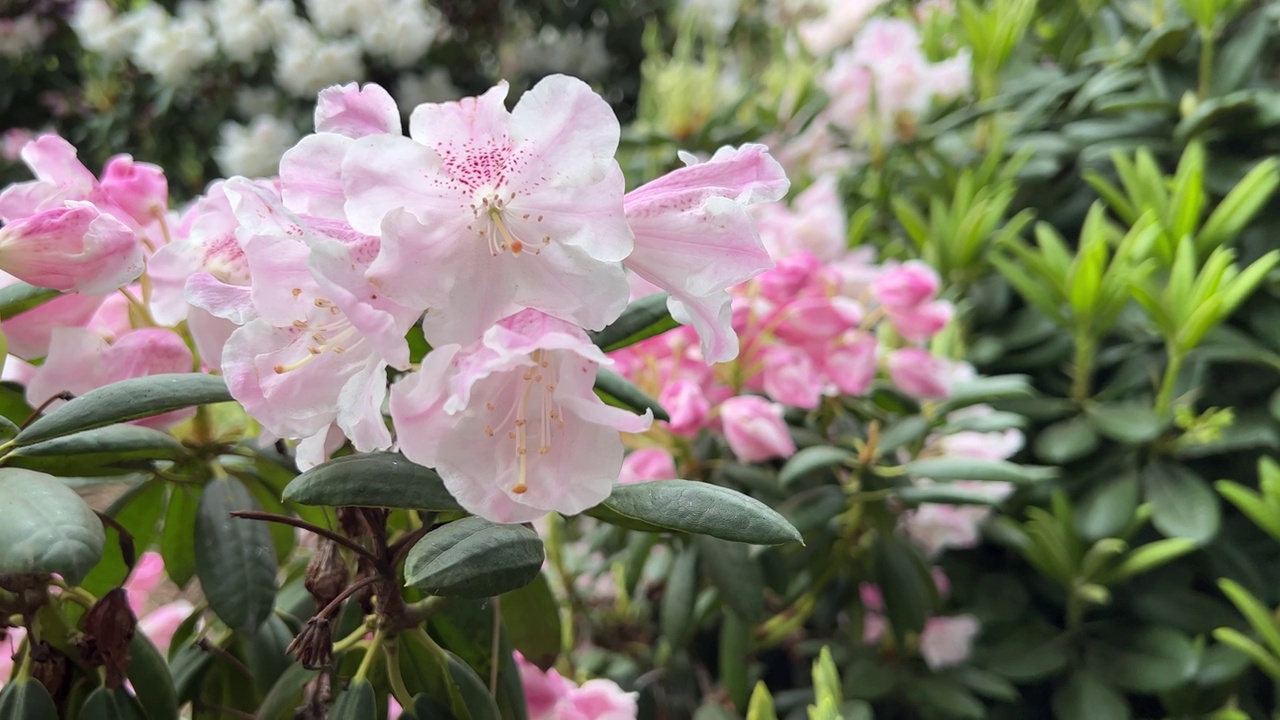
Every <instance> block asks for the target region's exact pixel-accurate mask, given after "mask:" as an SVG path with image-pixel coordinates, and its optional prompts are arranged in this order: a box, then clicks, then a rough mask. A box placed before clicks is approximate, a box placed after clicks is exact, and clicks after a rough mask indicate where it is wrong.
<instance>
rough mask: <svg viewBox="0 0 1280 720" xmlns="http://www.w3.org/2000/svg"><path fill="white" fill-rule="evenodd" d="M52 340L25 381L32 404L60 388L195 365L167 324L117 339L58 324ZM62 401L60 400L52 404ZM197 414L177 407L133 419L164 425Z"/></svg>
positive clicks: (79, 388)
mask: <svg viewBox="0 0 1280 720" xmlns="http://www.w3.org/2000/svg"><path fill="white" fill-rule="evenodd" d="M51 338H52V339H51V341H50V343H49V354H48V356H47V357H46V358H45V361H44V363H43V364H42V365H40V367H39V368H37V369H36V371H35V373H34V374H33V375H32V377H31V380H30V382H28V383H27V402H29V403H31V405H33V406H39V405H40V404H42V403H44V402H45V401H47V400H50V399H51V398H53V397H54V396H56V395H58V394H59V393H62V392H69V393H71V394H72V395H83V394H84V393H86V392H88V391H90V390H93V389H95V388H99V387H102V386H104V385H109V384H111V383H113V382H118V381H120V380H126V379H129V378H136V377H144V376H147V375H157V374H162V373H183V372H191V369H192V357H191V350H190V349H189V348H187V344H186V343H185V342H183V340H182V337H181V336H179V335H178V334H177V333H175V332H173V331H172V330H166V329H164V328H143V329H140V330H134V331H132V332H130V333H128V334H126V335H124V336H122V337H119V338H117V339H116V340H115V341H114V342H113V343H108V342H107V340H106V339H104V338H103V337H102V336H101V335H99V334H97V333H95V332H93V331H91V330H87V329H85V328H69V327H61V328H55V329H54V330H53V332H52V336H51ZM61 404H62V401H60V400H59V401H55V402H54V403H52V404H50V405H49V407H51V408H52V407H56V406H58V405H61ZM194 413H195V411H194V410H193V409H188V410H175V411H173V412H169V413H164V414H163V415H157V416H155V417H150V418H144V419H142V420H135V421H134V422H135V423H137V424H139V425H146V426H148V427H155V428H164V427H168V426H170V425H172V424H174V423H176V422H180V421H181V420H183V419H184V418H186V417H190V416H191V415H192V414H194Z"/></svg>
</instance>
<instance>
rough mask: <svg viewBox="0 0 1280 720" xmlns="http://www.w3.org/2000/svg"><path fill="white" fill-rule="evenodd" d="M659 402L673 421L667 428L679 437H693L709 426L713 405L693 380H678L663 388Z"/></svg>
mask: <svg viewBox="0 0 1280 720" xmlns="http://www.w3.org/2000/svg"><path fill="white" fill-rule="evenodd" d="M658 402H659V403H661V404H662V407H664V408H666V410H667V414H668V415H670V416H671V420H670V421H669V422H668V423H667V427H669V428H670V429H671V432H673V433H675V434H677V435H684V436H686V437H693V436H694V435H697V434H698V431H699V430H701V429H702V428H703V427H705V426H706V424H707V415H709V414H710V413H711V403H710V402H708V401H707V396H706V395H704V394H703V392H702V388H701V387H699V386H698V384H697V383H695V382H693V381H691V380H676V381H675V382H673V383H670V384H668V385H667V386H666V387H664V388H662V393H661V394H660V395H659V396H658Z"/></svg>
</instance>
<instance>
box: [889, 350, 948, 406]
mask: <svg viewBox="0 0 1280 720" xmlns="http://www.w3.org/2000/svg"><path fill="white" fill-rule="evenodd" d="M885 364H886V366H887V367H888V369H889V379H890V380H892V381H893V384H894V385H896V386H897V387H898V389H899V390H901V391H902V392H904V393H906V394H908V395H910V396H911V397H913V398H918V399H933V400H936V399H938V398H944V397H946V396H948V395H950V394H951V376H952V373H953V370H952V367H951V363H948V362H947V361H946V360H943V359H941V358H937V357H934V356H933V355H930V354H929V351H928V350H923V349H921V348H902V349H900V350H894V351H893V352H891V353H889V356H888V357H887V358H886V359H885Z"/></svg>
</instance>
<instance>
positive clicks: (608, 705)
mask: <svg viewBox="0 0 1280 720" xmlns="http://www.w3.org/2000/svg"><path fill="white" fill-rule="evenodd" d="M515 660H516V667H517V668H519V670H520V684H521V685H522V686H523V688H524V696H525V705H526V709H527V710H528V711H529V720H635V717H636V713H637V712H638V711H639V710H638V707H637V705H636V693H629V692H624V691H623V690H622V688H620V687H618V684H617V683H615V682H613V681H612V680H604V679H596V680H588V681H586V682H585V683H583V684H582V686H581V687H578V686H576V685H574V684H573V682H572V681H570V680H567V679H565V678H564V677H562V676H561V675H560V673H558V672H556V670H555V668H550V669H548V670H547V671H546V672H543V671H542V670H540V669H539V668H538V666H536V665H534V664H533V663H531V662H529V661H528V660H525V659H524V656H523V655H521V654H520V653H518V652H517V653H515Z"/></svg>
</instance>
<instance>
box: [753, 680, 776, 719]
mask: <svg viewBox="0 0 1280 720" xmlns="http://www.w3.org/2000/svg"><path fill="white" fill-rule="evenodd" d="M747 720H778V714H777V712H776V711H774V709H773V696H772V695H770V694H769V688H768V687H767V686H766V685H765V684H764V681H763V680H758V681H756V687H755V690H752V691H751V701H750V702H749V703H747Z"/></svg>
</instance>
